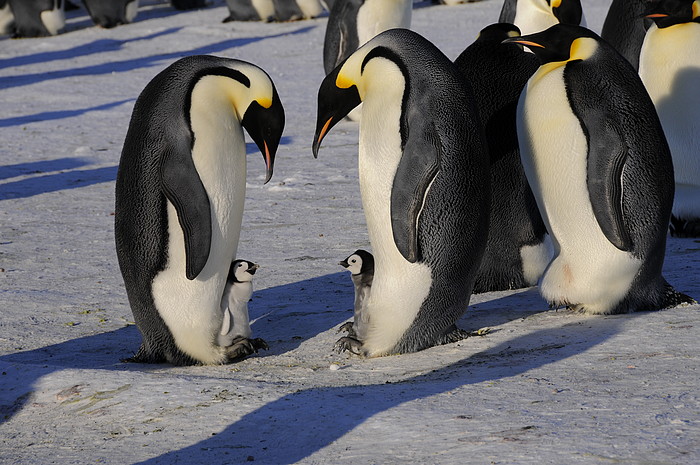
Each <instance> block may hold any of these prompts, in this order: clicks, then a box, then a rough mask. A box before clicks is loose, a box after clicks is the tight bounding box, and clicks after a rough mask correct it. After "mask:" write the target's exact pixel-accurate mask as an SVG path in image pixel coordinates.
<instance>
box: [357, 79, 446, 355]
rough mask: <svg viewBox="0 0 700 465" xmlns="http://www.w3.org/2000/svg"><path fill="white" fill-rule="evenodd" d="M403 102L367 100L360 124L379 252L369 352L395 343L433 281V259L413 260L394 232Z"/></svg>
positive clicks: (364, 179)
mask: <svg viewBox="0 0 700 465" xmlns="http://www.w3.org/2000/svg"><path fill="white" fill-rule="evenodd" d="M396 72H397V73H399V71H398V70H396ZM387 78H388V79H391V76H387ZM398 102H401V99H400V98H399V99H387V100H385V99H382V98H377V99H371V100H365V102H364V103H363V110H362V111H363V116H362V123H361V125H360V150H359V173H360V191H361V193H362V207H363V209H364V212H365V218H366V220H367V229H368V233H369V240H370V243H371V244H372V252H373V253H374V280H373V282H372V291H371V292H370V295H369V299H368V301H367V307H366V313H367V319H368V325H367V328H366V337H365V340H364V341H363V343H364V345H363V347H364V349H365V350H366V351H367V354H368V355H369V356H379V355H386V354H388V353H389V351H391V349H393V347H394V346H395V345H396V343H397V342H398V341H399V339H400V338H401V336H402V335H403V334H404V333H405V332H406V330H407V329H408V328H409V326H410V325H411V323H412V322H413V320H414V319H415V318H416V315H417V314H418V311H419V309H420V307H421V304H422V303H423V301H424V300H425V298H426V297H427V296H428V291H429V290H430V285H431V282H432V278H431V271H430V268H429V267H428V266H427V265H423V264H420V263H410V262H408V261H407V260H406V259H405V258H404V257H403V255H401V253H400V252H399V250H398V248H397V247H396V244H395V242H394V236H393V232H392V225H391V190H392V185H393V181H394V174H395V173H396V169H397V167H398V165H399V161H400V160H401V155H402V152H401V148H400V147H401V136H400V135H399V126H398V122H399V118H400V116H401V109H400V103H398Z"/></svg>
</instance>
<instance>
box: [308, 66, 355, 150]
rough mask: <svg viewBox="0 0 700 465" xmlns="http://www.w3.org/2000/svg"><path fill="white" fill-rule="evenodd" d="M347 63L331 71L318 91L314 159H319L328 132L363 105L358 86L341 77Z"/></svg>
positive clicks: (313, 147) (313, 148) (313, 146)
mask: <svg viewBox="0 0 700 465" xmlns="http://www.w3.org/2000/svg"><path fill="white" fill-rule="evenodd" d="M346 62H347V60H344V61H343V62H342V63H340V64H339V65H338V66H337V67H336V68H335V69H334V70H333V71H331V72H330V74H329V75H328V76H326V77H325V79H324V80H323V82H322V83H321V87H320V88H319V89H318V111H317V114H316V134H315V135H314V142H313V145H312V150H313V154H314V157H318V149H319V147H320V146H321V141H322V140H323V138H324V137H325V136H326V134H328V131H330V129H331V128H332V127H333V126H335V125H336V124H338V122H339V121H340V120H342V119H343V118H345V117H346V116H347V114H348V113H350V112H351V111H352V110H353V109H354V108H355V107H356V106H358V105H359V104H360V103H362V100H361V99H360V93H359V91H358V89H357V85H356V84H354V83H352V82H350V81H348V80H347V79H343V78H342V77H341V74H340V72H341V69H342V68H343V65H345V63H346Z"/></svg>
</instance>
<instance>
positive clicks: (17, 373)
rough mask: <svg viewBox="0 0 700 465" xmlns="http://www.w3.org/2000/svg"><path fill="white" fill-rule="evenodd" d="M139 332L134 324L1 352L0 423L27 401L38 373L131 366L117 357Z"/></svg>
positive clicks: (134, 342) (137, 339)
mask: <svg viewBox="0 0 700 465" xmlns="http://www.w3.org/2000/svg"><path fill="white" fill-rule="evenodd" d="M140 340H141V338H140V335H139V332H138V330H137V329H136V327H135V326H126V327H123V328H120V329H117V330H114V331H110V332H106V333H100V334H96V335H93V336H86V337H81V338H77V339H71V340H68V341H65V342H61V343H58V344H53V345H49V346H46V347H41V348H38V349H34V350H27V351H21V352H15V353H12V354H7V355H2V356H0V375H1V376H0V380H1V382H2V385H3V389H2V390H1V392H0V425H1V424H2V423H3V422H5V421H7V420H9V419H10V418H12V416H14V415H15V414H16V413H17V412H19V411H20V410H21V409H22V407H24V405H25V404H26V403H27V401H28V400H29V398H30V394H31V392H32V390H33V388H32V386H33V385H34V383H36V381H37V380H39V379H40V378H41V377H43V376H46V375H49V374H51V373H54V372H57V371H61V370H64V369H88V370H120V371H127V370H133V369H135V368H136V367H135V366H132V365H128V364H125V363H122V362H121V361H120V358H123V357H124V354H126V353H128V350H129V348H130V347H138V344H139V343H140Z"/></svg>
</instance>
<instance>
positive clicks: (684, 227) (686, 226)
mask: <svg viewBox="0 0 700 465" xmlns="http://www.w3.org/2000/svg"><path fill="white" fill-rule="evenodd" d="M669 230H670V233H671V236H673V237H700V218H693V219H691V220H685V219H683V218H678V217H676V216H673V215H671V224H670V226H669Z"/></svg>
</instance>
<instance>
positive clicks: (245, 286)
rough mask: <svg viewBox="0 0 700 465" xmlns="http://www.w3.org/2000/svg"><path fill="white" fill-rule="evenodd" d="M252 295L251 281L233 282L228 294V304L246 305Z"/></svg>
mask: <svg viewBox="0 0 700 465" xmlns="http://www.w3.org/2000/svg"><path fill="white" fill-rule="evenodd" d="M252 295H253V283H252V282H250V281H247V282H235V283H233V284H232V285H231V291H230V294H229V305H237V306H238V305H242V304H245V305H247V304H248V301H249V300H250V298H251V297H252Z"/></svg>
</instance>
